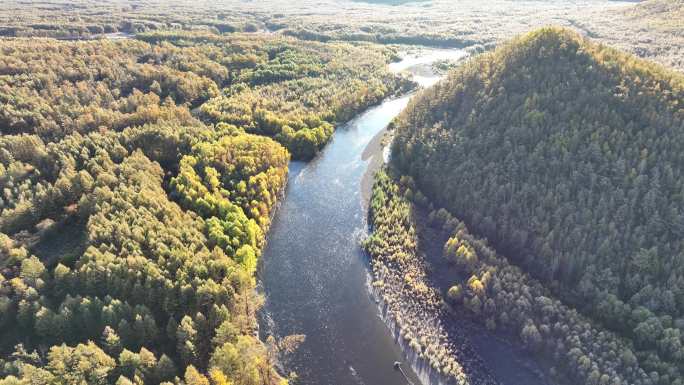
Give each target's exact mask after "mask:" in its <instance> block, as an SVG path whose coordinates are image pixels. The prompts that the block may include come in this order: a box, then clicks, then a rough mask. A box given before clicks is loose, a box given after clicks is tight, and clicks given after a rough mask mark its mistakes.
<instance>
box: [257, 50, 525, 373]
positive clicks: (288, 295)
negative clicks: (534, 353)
mask: <svg viewBox="0 0 684 385" xmlns="http://www.w3.org/2000/svg"><path fill="white" fill-rule="evenodd" d="M459 52H462V51H459ZM427 55H430V56H431V57H436V58H437V59H440V56H439V55H435V54H434V51H430V52H429V53H428V54H427ZM449 55H452V56H453V55H457V56H458V57H462V56H463V54H461V53H458V54H455V53H453V51H452V52H450V53H449ZM407 60H412V62H406V63H399V64H397V65H395V67H397V69H396V70H403V69H409V70H410V68H411V67H415V66H416V65H424V64H425V63H426V61H425V60H423V59H422V58H421V57H413V56H412V57H410V58H409V59H407ZM421 80H424V81H425V83H423V81H421V82H420V83H421V84H426V85H429V84H432V83H434V82H435V81H436V80H437V79H436V76H433V77H432V78H430V77H426V78H425V79H421ZM409 98H410V96H404V97H401V98H396V99H390V100H386V101H385V102H383V103H382V104H380V105H379V106H377V107H373V108H371V109H369V110H367V111H366V112H364V113H362V114H360V115H359V116H358V117H357V118H356V119H354V120H352V121H350V122H349V123H347V124H345V125H343V126H341V127H339V128H338V129H337V130H336V132H335V134H334V136H333V139H332V141H331V142H330V143H329V144H328V145H327V146H326V148H325V149H324V150H323V152H322V153H321V154H320V155H319V156H318V157H317V158H315V159H314V160H313V161H311V162H309V163H302V162H292V163H291V164H290V175H289V180H288V185H287V189H286V195H285V197H284V199H283V201H282V202H281V204H280V207H279V208H278V211H277V212H276V215H275V218H274V220H273V223H272V225H271V229H270V231H269V236H268V244H267V246H266V248H265V249H264V252H263V256H262V258H261V265H260V267H259V273H258V275H259V280H260V284H261V286H262V291H263V293H264V294H265V297H266V303H265V305H264V308H263V310H262V311H261V312H260V324H261V334H262V337H265V336H266V335H274V336H276V337H284V336H287V335H290V334H305V335H306V340H305V342H304V343H303V344H302V345H301V346H300V348H299V349H298V350H297V352H296V353H294V354H293V355H292V356H291V357H290V358H289V359H288V360H287V362H284V364H285V367H286V369H287V371H294V372H296V373H297V374H298V376H299V380H298V381H297V383H298V384H320V385H325V384H335V385H347V384H349V385H352V384H368V385H371V384H372V385H385V384H392V385H394V384H406V383H407V381H406V379H405V378H404V377H403V375H402V374H401V373H400V372H399V371H397V370H395V369H394V367H393V363H394V362H395V361H401V362H404V363H405V364H404V365H403V368H404V370H405V371H406V375H407V376H408V378H409V379H410V381H411V382H412V383H413V384H416V385H417V384H419V383H421V381H420V380H422V382H423V383H439V382H440V381H439V378H437V376H435V375H434V374H433V373H431V371H429V370H427V369H428V368H426V367H425V365H424V364H421V360H419V359H418V357H417V355H416V354H415V353H414V352H412V351H411V350H410V349H409V348H407V347H403V346H401V345H402V343H403V341H401V338H399V337H398V336H399V330H397V328H396V327H395V326H394V325H392V324H385V322H384V321H383V318H385V317H383V316H382V309H383V306H382V304H379V303H377V302H376V300H375V299H374V296H373V295H372V294H371V291H370V290H369V287H368V280H369V270H368V264H367V258H366V256H365V255H364V253H363V251H362V250H361V248H360V247H359V243H360V241H361V240H362V239H363V238H364V237H365V236H366V235H367V227H368V224H367V221H366V210H365V209H364V206H365V204H364V202H363V201H364V199H367V197H364V196H363V194H362V193H361V181H362V178H363V176H364V174H365V173H366V171H367V168H368V165H369V163H370V162H371V161H372V159H367V157H364V156H363V152H364V149H365V148H366V147H367V146H368V144H369V143H370V142H371V140H372V139H373V138H374V137H375V136H376V135H378V134H379V133H380V132H381V131H382V130H383V129H384V128H385V127H386V126H387V125H388V124H389V122H390V121H391V120H392V119H393V118H394V117H395V116H397V115H398V114H399V113H400V112H401V110H402V109H403V108H404V107H405V106H406V104H407V103H408V100H409ZM508 358H509V359H510V358H511V357H508ZM497 359H499V358H497ZM412 369H416V370H417V371H418V373H419V376H416V373H415V372H414V370H412ZM423 369H424V370H423ZM419 378H420V380H419ZM504 383H507V382H505V381H504ZM507 384H509V383H507ZM513 384H516V383H510V385H513Z"/></svg>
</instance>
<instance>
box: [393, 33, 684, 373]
mask: <svg viewBox="0 0 684 385" xmlns="http://www.w3.org/2000/svg"><path fill="white" fill-rule="evenodd" d="M395 126H396V131H397V134H396V139H395V142H394V147H393V163H394V164H395V165H397V166H399V168H400V169H401V170H402V171H403V172H404V173H408V174H410V175H411V176H413V177H414V178H415V179H416V181H417V183H418V187H419V188H420V189H421V190H422V191H423V192H424V193H425V194H426V195H427V196H428V198H430V199H431V201H432V202H433V203H434V204H435V205H436V206H442V207H446V208H448V209H449V210H450V211H451V212H452V213H453V214H454V215H456V216H458V217H460V218H461V219H463V220H464V221H465V222H466V223H467V224H468V226H469V227H470V228H471V230H473V231H474V232H475V233H478V234H479V235H482V236H486V237H487V238H488V239H489V240H490V241H492V243H493V244H494V245H495V246H496V247H497V248H498V250H499V251H503V252H504V254H507V255H508V256H510V257H511V258H512V261H514V262H516V263H517V264H519V265H521V266H522V267H524V268H525V270H527V271H528V272H530V273H532V274H533V275H534V276H535V277H537V278H538V279H540V280H541V281H542V282H544V283H545V284H546V285H547V286H548V287H550V288H552V289H554V291H555V292H556V293H558V294H559V295H560V296H561V298H562V299H564V300H565V301H566V302H568V303H571V304H577V305H578V307H579V308H580V309H581V310H583V311H584V312H585V313H586V314H588V315H591V316H592V317H593V318H595V319H596V320H598V321H601V322H603V323H604V324H605V325H608V326H609V327H610V328H611V329H613V330H615V331H617V332H619V333H621V334H623V335H624V336H626V337H628V338H630V339H634V341H635V342H636V345H637V348H638V349H640V350H641V351H643V352H646V351H648V352H649V353H653V354H658V355H659V356H660V357H661V358H664V359H666V360H671V361H672V362H676V363H677V365H681V364H682V357H684V355H683V354H680V353H684V352H683V351H682V349H681V343H682V340H681V337H680V334H681V330H680V329H682V327H684V322H682V316H683V315H684V261H683V259H682V258H681V256H682V255H683V254H684V243H682V241H681V239H682V235H683V234H684V184H683V183H682V180H683V179H682V176H683V174H684V151H683V150H684V77H682V75H680V74H677V73H675V72H672V71H668V70H666V69H664V68H662V67H659V66H657V65H654V64H651V63H649V62H646V61H643V60H640V59H637V58H635V57H633V56H630V55H627V54H624V53H621V52H619V51H616V50H613V49H609V48H606V47H603V46H601V45H598V44H594V43H592V42H590V41H587V40H584V39H583V38H581V37H580V36H578V35H576V34H575V33H573V32H570V31H567V30H563V29H557V28H545V29H541V30H538V31H536V32H532V33H530V34H527V35H525V36H522V37H520V38H517V39H515V40H513V41H512V42H510V43H508V44H507V45H505V46H502V47H501V48H499V49H497V50H495V51H494V52H491V53H488V54H485V55H481V56H479V57H478V58H476V59H474V60H471V61H470V62H469V63H467V64H465V65H463V66H462V67H460V68H459V69H457V70H456V71H454V72H452V73H451V74H450V75H449V77H448V78H447V79H446V80H444V81H442V82H441V83H439V84H438V85H436V86H435V87H434V88H432V89H429V90H426V91H424V92H423V93H422V94H421V95H420V97H417V98H415V99H414V100H413V101H412V102H411V104H410V105H409V107H408V108H407V109H406V111H405V112H404V113H403V114H402V115H401V116H400V117H399V118H398V119H397V121H396V122H395ZM579 304H582V306H579ZM651 326H652V327H651ZM668 330H672V332H666V331H668ZM674 334H676V337H674V338H670V337H672V336H673V335H674ZM675 340H676V341H675ZM670 341H674V343H675V345H676V346H678V348H677V347H673V345H671V344H670ZM645 354H646V353H645Z"/></svg>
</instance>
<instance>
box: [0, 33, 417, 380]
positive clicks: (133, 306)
mask: <svg viewBox="0 0 684 385" xmlns="http://www.w3.org/2000/svg"><path fill="white" fill-rule="evenodd" d="M0 50H1V51H2V55H0V56H1V57H0V100H1V101H2V108H0V131H1V133H2V137H1V138H0V189H1V190H0V378H2V379H1V380H0V383H1V384H3V385H7V384H28V383H31V384H74V385H75V384H79V385H80V384H83V383H88V384H129V383H135V384H158V383H162V382H166V383H174V384H186V385H190V384H208V383H209V381H211V383H212V384H217V385H218V384H233V385H275V384H279V383H282V382H283V381H285V380H284V379H283V378H282V377H281V376H280V375H278V373H276V371H275V369H274V362H275V361H274V360H275V354H277V353H278V350H279V349H280V347H281V345H282V346H286V345H287V344H282V343H280V342H278V341H275V340H272V339H269V340H268V341H267V342H262V341H260V340H259V339H258V338H256V337H255V335H256V331H257V324H256V316H255V314H256V311H257V310H258V309H259V307H260V305H261V303H262V302H263V300H262V299H261V298H260V296H259V295H258V294H257V293H256V291H255V279H254V274H255V271H256V267H257V262H258V258H259V256H260V255H261V249H262V247H263V246H264V242H265V236H266V234H267V232H268V228H269V225H270V221H271V216H272V214H273V210H274V208H275V207H276V204H277V201H278V199H279V197H280V196H281V193H282V191H283V188H284V186H285V182H286V178H287V172H288V162H289V160H290V152H289V151H288V149H287V148H289V149H290V150H291V151H294V152H295V154H296V155H297V156H298V157H311V156H313V155H314V154H315V153H316V152H317V151H318V149H320V148H321V147H322V146H323V145H324V144H325V142H326V141H327V140H328V138H329V137H330V135H331V134H332V130H333V124H334V123H336V122H337V121H338V120H344V119H347V118H349V116H350V115H349V114H351V111H353V110H356V109H359V108H363V107H365V106H367V105H369V104H372V103H375V102H377V101H378V100H379V99H380V98H382V97H384V96H385V95H387V94H389V93H392V92H395V91H397V88H398V87H400V86H402V85H406V84H408V82H406V81H405V80H403V79H401V78H397V77H395V76H394V75H390V74H389V72H388V70H387V68H386V67H387V66H386V64H387V61H388V60H389V59H390V58H391V57H392V52H393V51H392V50H389V49H385V48H378V47H374V46H371V45H363V46H358V47H356V46H353V45H349V44H338V43H331V44H308V43H307V44H303V43H301V42H298V41H296V40H295V39H292V38H280V37H264V36H254V35H242V34H234V35H231V36H230V37H226V36H220V35H216V34H212V33H205V32H193V33H187V32H186V33H178V32H159V33H149V34H141V35H140V36H139V39H136V40H133V39H128V40H120V41H108V40H99V41H80V42H60V41H56V40H31V39H5V40H2V41H0ZM351 55H358V56H362V57H365V58H366V59H365V60H360V61H357V62H352V61H351V59H350V57H351ZM342 79H345V80H344V82H343V81H342ZM290 82H293V83H290ZM333 84H335V87H332V85H333ZM319 86H320V87H324V88H325V90H324V91H321V92H318V93H317V92H314V91H311V92H310V93H306V92H302V90H303V89H310V90H314V89H316V88H317V87H319ZM303 87H304V88H303ZM306 87H308V88H306ZM369 87H370V88H369ZM271 94H272V95H271ZM279 95H283V96H279ZM281 98H283V99H281ZM223 99H230V103H236V104H237V105H241V106H247V107H246V108H247V110H248V111H249V114H250V116H249V118H248V119H246V120H243V121H240V120H235V119H216V120H215V121H214V120H212V119H207V121H206V122H202V121H201V120H199V119H197V118H195V117H194V116H193V111H194V113H197V112H200V114H201V115H204V114H203V113H202V112H203V111H213V110H212V108H214V107H213V106H216V105H217V103H218V104H220V103H222V100H223ZM257 99H269V100H270V101H267V100H262V102H259V103H258V104H259V105H261V107H260V108H257V109H256V110H252V107H254V105H255V104H254V103H256V102H255V100H257ZM285 99H287V100H288V102H287V104H286V103H284V104H283V105H282V108H283V109H290V110H288V112H287V113H285V111H284V110H280V109H278V105H279V104H278V103H280V101H284V100H285ZM296 106H300V107H296ZM301 106H304V107H301ZM204 117H205V118H206V116H204ZM285 119H287V122H288V123H287V124H289V125H290V126H288V127H289V128H287V130H285V131H284V132H286V133H288V135H289V134H291V135H292V138H290V139H287V140H285V139H284V138H285V136H283V135H284V134H283V133H282V132H281V131H280V129H281V128H283V127H285V126H286V125H287V124H285V125H283V126H279V124H280V123H281V120H283V121H285ZM255 121H258V122H260V123H259V124H264V125H263V126H257V125H256V124H255V123H254V122H255ZM214 123H216V124H214ZM267 127H270V128H267ZM246 131H249V132H251V133H249V134H248V133H246ZM272 138H273V139H272ZM274 139H275V140H274ZM278 142H281V143H283V144H285V146H286V147H287V148H286V147H284V146H283V145H281V144H280V143H278Z"/></svg>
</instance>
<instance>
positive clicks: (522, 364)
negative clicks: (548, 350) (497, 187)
mask: <svg viewBox="0 0 684 385" xmlns="http://www.w3.org/2000/svg"><path fill="white" fill-rule="evenodd" d="M406 183H409V182H406ZM405 195H408V196H411V195H412V192H410V189H407V188H406V186H403V187H401V188H400V187H399V186H398V185H397V184H396V182H395V181H394V180H393V179H392V178H390V177H389V176H388V175H387V173H385V172H384V171H382V172H380V173H379V174H378V177H377V179H376V184H375V186H374V189H373V195H372V198H371V207H370V218H369V221H370V223H371V226H372V234H371V236H370V237H369V238H368V239H367V240H366V242H365V248H366V250H367V251H368V252H369V255H370V257H371V269H372V282H371V291H372V293H373V294H374V296H375V297H376V298H377V299H378V301H379V304H380V309H381V314H382V317H383V320H384V321H385V322H386V323H387V324H388V325H389V326H390V327H391V328H392V329H393V330H394V333H395V335H397V336H398V337H399V338H398V343H399V344H400V345H401V346H402V347H403V348H404V349H405V353H404V354H405V356H406V357H407V358H408V359H409V360H411V361H412V364H413V368H414V370H415V371H416V372H417V373H418V375H419V377H420V378H421V381H422V383H423V384H499V383H500V384H506V385H546V384H549V383H551V381H550V380H549V379H548V378H547V377H546V376H544V375H543V373H542V371H541V369H540V368H539V366H538V365H537V364H536V362H535V361H534V360H533V359H532V357H531V355H529V354H528V353H527V352H525V351H524V349H523V348H522V347H521V346H520V345H515V344H513V343H509V341H508V340H506V339H504V338H502V336H501V335H497V334H495V333H493V332H489V331H488V330H485V329H484V327H482V326H480V325H478V324H475V323H474V322H471V321H470V320H469V316H466V315H460V314H459V313H458V311H455V310H454V309H453V308H451V307H450V306H448V305H447V304H446V303H445V302H444V300H443V298H444V295H445V290H444V289H443V288H442V287H441V286H440V285H439V284H438V283H437V282H436V281H435V279H434V278H435V274H434V272H435V271H436V270H437V269H436V267H437V266H434V265H432V263H431V262H433V259H429V258H428V257H427V256H426V253H429V254H431V255H432V256H433V257H439V256H441V251H439V252H437V253H435V252H434V250H429V249H428V248H425V247H424V245H426V244H429V245H432V243H428V242H426V241H427V240H426V239H424V238H422V237H421V236H419V234H418V233H419V228H420V227H421V226H420V225H419V224H418V223H416V217H415V212H416V208H415V207H414V206H413V205H412V204H411V203H410V201H409V200H408V199H406V197H405ZM440 244H443V243H440ZM433 246H434V245H433ZM436 262H439V261H436Z"/></svg>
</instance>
